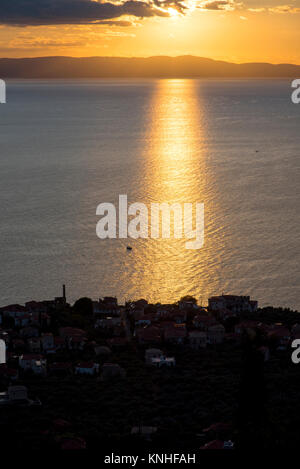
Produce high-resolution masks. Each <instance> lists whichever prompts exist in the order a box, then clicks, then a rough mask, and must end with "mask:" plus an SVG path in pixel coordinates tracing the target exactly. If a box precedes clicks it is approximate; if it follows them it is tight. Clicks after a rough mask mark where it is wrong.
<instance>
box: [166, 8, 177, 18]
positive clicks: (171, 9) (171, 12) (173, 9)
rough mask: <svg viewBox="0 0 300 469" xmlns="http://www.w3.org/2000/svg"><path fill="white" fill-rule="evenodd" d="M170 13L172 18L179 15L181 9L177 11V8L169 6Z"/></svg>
mask: <svg viewBox="0 0 300 469" xmlns="http://www.w3.org/2000/svg"><path fill="white" fill-rule="evenodd" d="M168 13H169V15H170V16H171V17H172V18H175V17H176V16H179V11H177V10H176V9H175V8H171V7H169V8H168Z"/></svg>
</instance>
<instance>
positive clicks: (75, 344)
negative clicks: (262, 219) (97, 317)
mask: <svg viewBox="0 0 300 469" xmlns="http://www.w3.org/2000/svg"><path fill="white" fill-rule="evenodd" d="M59 335H60V337H63V338H64V339H65V342H66V344H67V347H68V348H69V349H70V350H82V349H83V348H84V346H85V343H86V341H87V339H86V333H85V331H84V330H83V329H78V328H75V327H61V328H60V329H59Z"/></svg>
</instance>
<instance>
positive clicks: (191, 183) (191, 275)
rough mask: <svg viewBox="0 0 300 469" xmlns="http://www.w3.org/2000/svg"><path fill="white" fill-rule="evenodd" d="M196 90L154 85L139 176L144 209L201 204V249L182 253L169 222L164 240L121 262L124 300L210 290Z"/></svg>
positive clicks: (206, 193)
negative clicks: (155, 205)
mask: <svg viewBox="0 0 300 469" xmlns="http://www.w3.org/2000/svg"><path fill="white" fill-rule="evenodd" d="M198 89H199V88H198V85H197V82H195V81H194V80H179V79H178V80H176V79H172V80H158V81H157V83H156V87H155V92H154V94H153V96H152V100H151V103H150V111H149V122H148V126H147V129H148V130H147V136H146V138H145V140H144V141H146V145H145V149H144V151H143V152H142V163H141V169H140V171H141V177H142V180H143V183H142V191H141V192H142V194H143V195H142V194H141V195H142V197H143V201H145V202H146V203H147V205H148V206H150V204H151V203H152V202H157V203H163V202H167V203H169V204H173V203H179V204H181V206H182V204H184V203H193V204H195V203H196V202H199V203H204V206H205V244H204V247H203V248H202V249H199V250H187V249H186V241H187V240H186V239H184V238H183V239H174V237H173V234H174V230H173V224H172V223H171V238H170V239H161V238H160V239H150V238H149V239H147V240H142V241H141V242H140V244H139V245H137V248H134V250H133V252H132V253H131V254H130V255H129V256H128V257H127V258H126V261H125V267H124V268H125V273H126V274H127V275H128V285H127V287H128V292H129V293H128V296H131V293H130V291H131V290H132V295H135V296H136V292H137V290H139V291H140V292H141V293H140V294H141V295H142V296H143V297H144V298H146V299H147V300H150V301H160V302H162V301H165V302H166V301H174V300H176V299H179V297H181V296H182V295H186V294H192V295H195V296H198V298H199V296H200V297H201V296H202V294H203V296H204V297H205V298H206V297H207V295H208V291H207V288H210V289H211V288H212V289H214V284H215V282H216V280H217V277H218V274H217V272H216V269H217V265H218V261H216V256H215V253H214V251H215V250H216V246H215V244H214V237H213V236H212V237H211V234H212V231H213V213H212V212H213V210H214V208H213V206H214V204H213V202H212V200H211V197H212V195H213V194H212V186H213V185H212V184H211V181H210V179H209V178H210V172H209V170H208V168H207V162H206V158H207V153H206V151H205V149H204V145H203V141H204V136H205V131H206V130H205V124H204V122H205V116H204V111H203V109H202V108H201V96H199V93H198ZM194 206H195V205H194ZM193 216H194V214H193ZM194 220H195V217H194ZM171 221H172V222H173V218H172V219H171ZM149 222H150V217H149ZM135 246H136V244H135ZM219 248H220V246H218V250H219ZM195 279H196V282H195ZM133 285H134V287H133ZM195 285H197V287H196V288H195ZM208 285H209V286H208Z"/></svg>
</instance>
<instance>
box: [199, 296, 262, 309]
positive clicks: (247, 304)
mask: <svg viewBox="0 0 300 469" xmlns="http://www.w3.org/2000/svg"><path fill="white" fill-rule="evenodd" d="M208 308H209V310H210V311H219V310H224V309H227V310H229V311H231V312H233V313H254V312H255V311H257V308H258V303H257V301H253V300H251V299H250V296H238V295H221V296H213V297H211V298H209V299H208Z"/></svg>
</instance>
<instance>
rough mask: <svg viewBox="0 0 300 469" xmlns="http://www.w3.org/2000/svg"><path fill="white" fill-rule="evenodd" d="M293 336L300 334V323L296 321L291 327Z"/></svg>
mask: <svg viewBox="0 0 300 469" xmlns="http://www.w3.org/2000/svg"><path fill="white" fill-rule="evenodd" d="M291 334H292V337H295V338H296V336H298V335H299V334H300V324H298V323H296V324H294V325H293V326H292V328H291Z"/></svg>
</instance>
